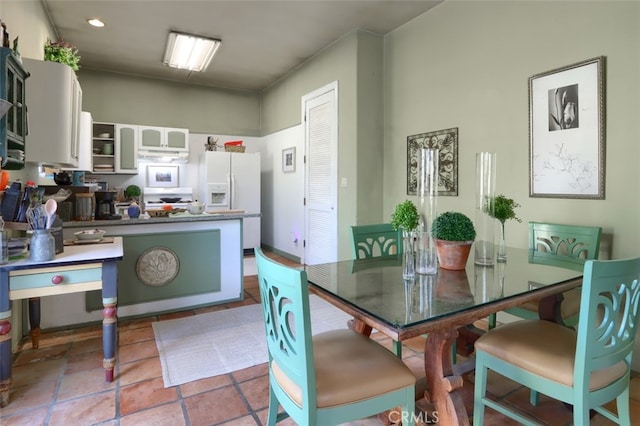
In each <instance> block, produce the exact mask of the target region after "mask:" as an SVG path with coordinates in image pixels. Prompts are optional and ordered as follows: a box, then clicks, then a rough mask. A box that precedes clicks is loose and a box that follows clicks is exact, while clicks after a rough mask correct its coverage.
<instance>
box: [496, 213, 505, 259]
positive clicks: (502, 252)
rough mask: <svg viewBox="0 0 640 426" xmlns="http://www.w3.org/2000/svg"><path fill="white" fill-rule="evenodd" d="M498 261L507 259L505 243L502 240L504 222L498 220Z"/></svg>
mask: <svg viewBox="0 0 640 426" xmlns="http://www.w3.org/2000/svg"><path fill="white" fill-rule="evenodd" d="M496 260H497V261H498V262H506V261H507V245H506V244H505V241H504V222H500V237H499V240H498V255H497V256H496Z"/></svg>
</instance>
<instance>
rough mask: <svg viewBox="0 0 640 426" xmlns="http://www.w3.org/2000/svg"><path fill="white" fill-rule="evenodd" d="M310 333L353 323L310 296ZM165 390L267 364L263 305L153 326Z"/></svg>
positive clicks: (164, 322) (343, 314)
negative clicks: (348, 322) (349, 322)
mask: <svg viewBox="0 0 640 426" xmlns="http://www.w3.org/2000/svg"><path fill="white" fill-rule="evenodd" d="M309 303H310V305H311V329H312V332H313V334H317V333H321V332H323V331H327V330H334V329H339V328H346V323H347V321H348V320H349V319H350V318H351V317H349V316H348V315H347V314H345V313H344V312H342V311H340V310H338V309H336V308H334V307H333V306H332V305H330V304H329V303H327V302H325V301H324V300H322V299H320V298H319V297H318V296H315V295H311V296H310V297H309ZM152 326H153V333H154V334H155V338H156V345H157V347H158V352H159V353H160V363H161V364H162V378H163V379H164V386H165V387H166V388H168V387H171V386H177V385H180V384H183V383H187V382H191V381H194V380H198V379H203V378H206V377H213V376H217V375H220V374H225V373H229V372H232V371H236V370H241V369H243V368H247V367H251V366H253V365H258V364H262V363H264V362H267V360H268V356H267V342H266V339H265V331H264V323H263V319H262V308H261V305H258V304H256V305H249V306H242V307H239V308H233V309H226V310H223V311H218V312H211V313H206V314H200V315H194V316H192V317H187V318H180V319H175V320H167V321H159V322H154V323H152Z"/></svg>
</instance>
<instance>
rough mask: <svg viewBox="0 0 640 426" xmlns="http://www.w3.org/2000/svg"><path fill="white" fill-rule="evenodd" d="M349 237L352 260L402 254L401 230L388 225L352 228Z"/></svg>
mask: <svg viewBox="0 0 640 426" xmlns="http://www.w3.org/2000/svg"><path fill="white" fill-rule="evenodd" d="M351 237H352V238H351V241H352V242H353V245H352V248H353V257H354V259H368V258H371V257H379V256H399V255H400V254H402V230H401V229H398V230H395V229H393V226H391V224H390V223H380V224H375V225H357V226H352V227H351Z"/></svg>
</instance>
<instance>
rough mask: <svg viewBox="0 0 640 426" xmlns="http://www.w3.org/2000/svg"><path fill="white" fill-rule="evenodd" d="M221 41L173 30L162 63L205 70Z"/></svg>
mask: <svg viewBox="0 0 640 426" xmlns="http://www.w3.org/2000/svg"><path fill="white" fill-rule="evenodd" d="M220 44H221V41H220V40H216V39H214V38H208V37H201V36H196V35H192V34H185V33H178V32H175V31H171V32H170V33H169V39H168V40H167V47H166V49H165V51H164V59H163V60H162V63H163V64H165V65H168V66H170V67H174V68H181V69H188V70H191V71H204V70H205V69H207V67H208V66H209V63H210V62H211V59H213V55H215V53H216V51H217V50H218V48H219V47H220Z"/></svg>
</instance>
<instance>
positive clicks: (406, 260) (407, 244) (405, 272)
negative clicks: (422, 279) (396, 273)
mask: <svg viewBox="0 0 640 426" xmlns="http://www.w3.org/2000/svg"><path fill="white" fill-rule="evenodd" d="M413 239H414V232H413V231H406V230H404V229H403V230H402V245H403V248H402V250H403V251H402V278H404V279H405V280H412V279H415V277H416V269H415V251H414V248H413Z"/></svg>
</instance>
